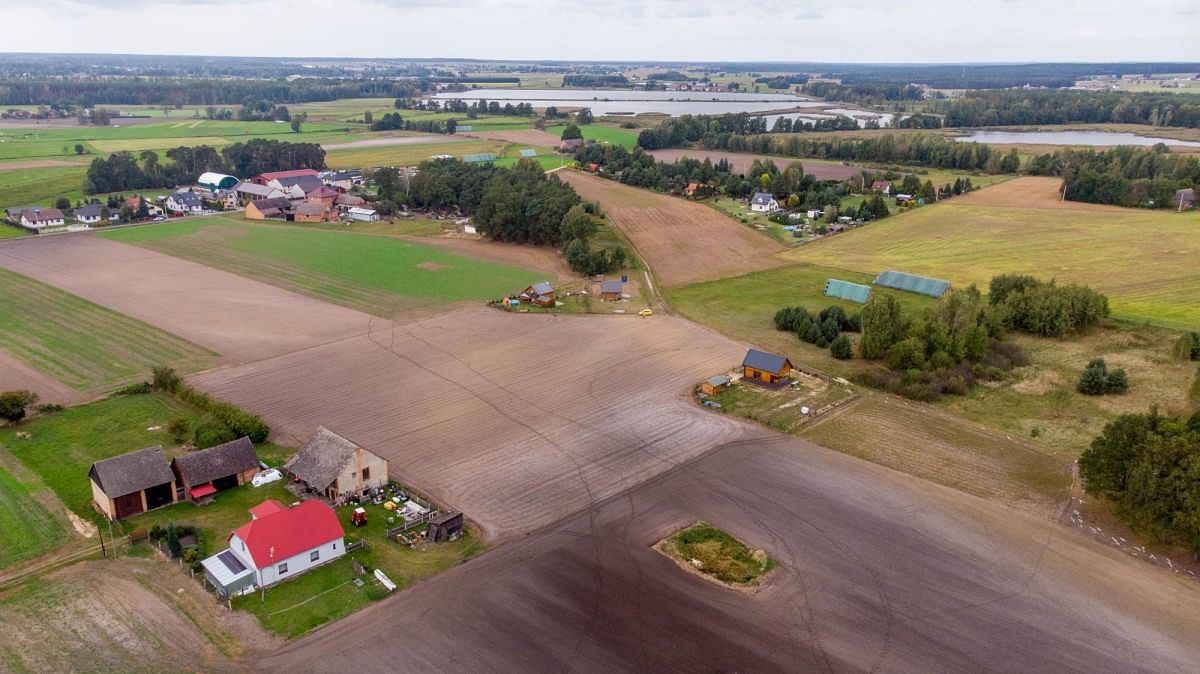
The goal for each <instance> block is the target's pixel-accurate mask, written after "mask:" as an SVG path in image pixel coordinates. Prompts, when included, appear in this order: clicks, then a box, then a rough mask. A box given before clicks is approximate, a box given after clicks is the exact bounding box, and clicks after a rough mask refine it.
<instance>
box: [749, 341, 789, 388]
mask: <svg viewBox="0 0 1200 674" xmlns="http://www.w3.org/2000/svg"><path fill="white" fill-rule="evenodd" d="M791 371H792V361H790V360H788V359H787V356H780V355H777V354H774V353H767V352H766V351H759V350H757V349H750V350H749V351H747V352H746V357H745V358H744V359H742V378H743V379H749V380H752V381H757V382H762V383H765V384H778V383H780V382H781V381H783V380H784V379H785V378H786V377H787V376H788V374H790V373H791Z"/></svg>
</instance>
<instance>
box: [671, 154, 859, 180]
mask: <svg viewBox="0 0 1200 674" xmlns="http://www.w3.org/2000/svg"><path fill="white" fill-rule="evenodd" d="M650 154H652V155H654V158H655V159H657V160H659V161H665V162H667V163H671V162H674V161H676V160H679V159H682V158H684V157H688V158H690V159H697V160H699V161H704V160H705V159H708V160H709V161H711V162H712V163H714V164H715V163H717V162H718V161H720V160H722V159H725V160H727V161H728V162H729V165H730V166H731V167H732V168H733V170H734V172H736V173H743V174H744V173H746V172H748V171H749V170H750V165H751V164H753V163H754V160H755V159H757V160H759V161H773V162H775V165H776V166H778V167H779V170H781V171H782V170H783V168H784V167H785V166H787V165H788V164H790V163H792V162H794V161H798V162H800V163H801V164H803V165H804V172H805V173H807V174H809V175H812V176H815V177H816V179H817V180H849V179H850V178H852V177H854V176H856V175H858V174H859V173H862V170H863V169H862V167H861V166H843V165H842V164H827V163H824V162H818V161H816V160H814V159H797V158H795V157H772V156H768V155H755V154H742V153H738V152H723V151H721V150H700V149H688V150H655V151H653V152H651V153H650Z"/></svg>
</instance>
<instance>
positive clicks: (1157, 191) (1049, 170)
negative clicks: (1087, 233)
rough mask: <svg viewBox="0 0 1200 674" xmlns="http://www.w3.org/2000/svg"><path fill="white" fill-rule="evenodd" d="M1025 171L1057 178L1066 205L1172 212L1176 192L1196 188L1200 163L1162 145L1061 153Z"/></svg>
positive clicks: (1042, 158)
mask: <svg viewBox="0 0 1200 674" xmlns="http://www.w3.org/2000/svg"><path fill="white" fill-rule="evenodd" d="M1027 171H1028V172H1029V173H1030V174H1033V175H1048V176H1059V177H1061V178H1062V179H1063V193H1064V196H1065V198H1067V199H1070V200H1072V201H1086V202H1089V203H1097V204H1112V205H1114V206H1133V207H1142V208H1172V207H1174V206H1178V204H1177V203H1173V198H1174V196H1175V192H1176V191H1177V190H1181V189H1185V188H1189V187H1191V188H1196V187H1200V160H1198V159H1197V158H1196V156H1195V155H1191V154H1175V153H1171V152H1169V151H1168V148H1167V146H1165V145H1156V146H1155V147H1153V148H1139V147H1131V146H1121V147H1115V148H1112V149H1109V150H1100V151H1097V150H1094V149H1081V150H1073V149H1063V150H1059V151H1057V152H1053V153H1048V154H1043V155H1038V156H1036V157H1033V158H1032V159H1031V160H1030V162H1029V164H1028V166H1027Z"/></svg>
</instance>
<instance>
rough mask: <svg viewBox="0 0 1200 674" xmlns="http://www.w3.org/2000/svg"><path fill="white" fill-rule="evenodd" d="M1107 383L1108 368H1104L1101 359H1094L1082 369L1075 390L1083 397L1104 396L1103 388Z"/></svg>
mask: <svg viewBox="0 0 1200 674" xmlns="http://www.w3.org/2000/svg"><path fill="white" fill-rule="evenodd" d="M1107 383H1108V368H1107V367H1106V366H1105V364H1104V359H1103V358H1096V359H1094V360H1093V361H1092V362H1090V363H1088V365H1087V367H1086V368H1084V369H1083V374H1082V375H1081V376H1080V377H1079V384H1078V385H1077V386H1076V387H1075V388H1076V389H1077V390H1078V391H1079V392H1080V393H1082V394H1084V395H1089V396H1098V395H1103V394H1104V387H1105V386H1106V385H1107Z"/></svg>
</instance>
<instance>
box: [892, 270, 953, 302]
mask: <svg viewBox="0 0 1200 674" xmlns="http://www.w3.org/2000/svg"><path fill="white" fill-rule="evenodd" d="M875 285H877V286H883V287H885V288H895V289H897V290H904V291H906V292H910V293H917V294H918V295H928V296H930V297H941V296H942V295H945V294H946V293H947V292H949V291H950V282H949V281H943V280H942V279H936V278H929V277H927V276H917V275H916V274H906V273H904V272H902V271H892V270H890V269H889V270H887V271H885V272H882V273H880V274H879V276H877V277H876V278H875Z"/></svg>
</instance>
